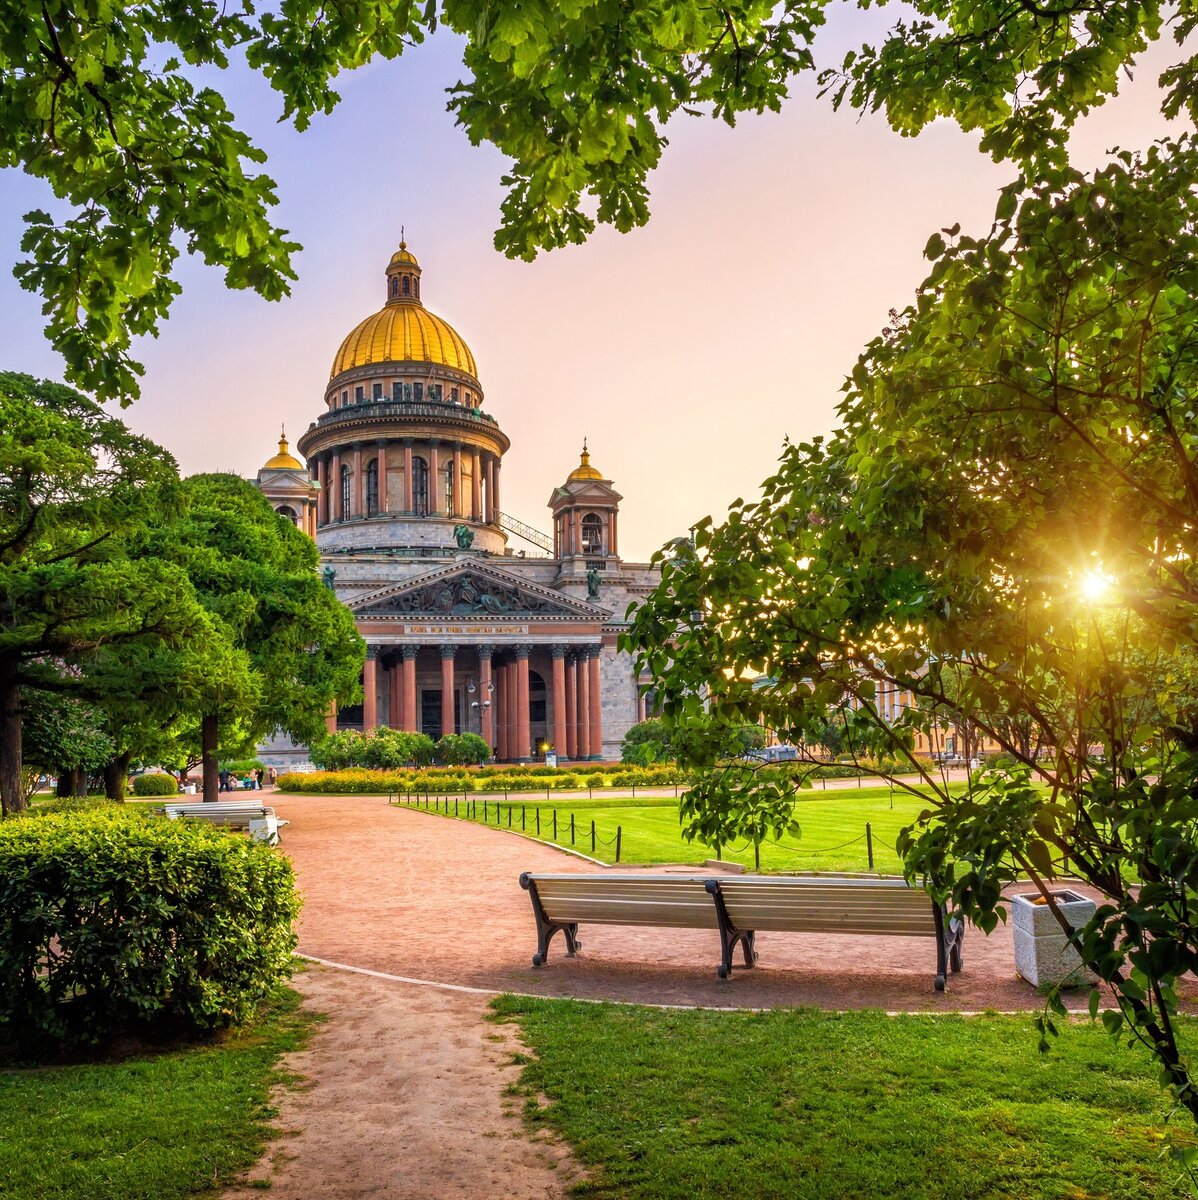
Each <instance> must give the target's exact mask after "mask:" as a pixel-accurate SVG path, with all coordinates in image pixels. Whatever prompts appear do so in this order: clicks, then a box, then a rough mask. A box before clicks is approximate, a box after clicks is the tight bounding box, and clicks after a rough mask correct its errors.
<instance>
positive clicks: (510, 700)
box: [506, 660, 520, 759]
mask: <svg viewBox="0 0 1198 1200" xmlns="http://www.w3.org/2000/svg"><path fill="white" fill-rule="evenodd" d="M518 675H519V670H518V669H517V667H516V663H515V661H514V660H513V661H512V662H510V663H508V668H507V696H506V700H507V756H508V758H509V759H517V758H519V757H520V741H519V733H520V729H519V724H520V721H519V718H518V717H517V716H516V714H517V713H518V712H519V710H520V705H519V698H520V695H519V693H520V688H519V683H518V680H517V676H518Z"/></svg>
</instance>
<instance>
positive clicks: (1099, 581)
mask: <svg viewBox="0 0 1198 1200" xmlns="http://www.w3.org/2000/svg"><path fill="white" fill-rule="evenodd" d="M1114 582H1115V581H1114V579H1112V578H1111V576H1109V575H1108V574H1106V572H1105V571H1101V570H1098V569H1097V568H1094V569H1092V570H1089V571H1087V572H1086V573H1085V574H1084V575H1083V576H1082V577H1081V583H1080V585H1079V590H1080V591H1081V594H1082V599H1083V600H1085V601H1086V602H1087V603H1088V604H1096V603H1097V602H1098V601H1099V600H1103V599H1105V598H1106V596H1107V595H1108V594H1109V592H1110V590H1111V585H1112V584H1113V583H1114Z"/></svg>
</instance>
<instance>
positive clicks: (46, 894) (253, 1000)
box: [0, 805, 299, 1045]
mask: <svg viewBox="0 0 1198 1200" xmlns="http://www.w3.org/2000/svg"><path fill="white" fill-rule="evenodd" d="M298 913H299V897H298V894H297V892H296V890H295V883H294V878H293V876H292V871H291V864H290V863H289V862H288V860H287V859H285V858H284V857H283V856H282V855H280V854H277V853H275V852H274V851H273V850H271V848H270V847H269V846H267V845H266V844H265V843H263V842H256V841H251V840H250V839H249V838H246V837H242V836H239V835H231V834H229V833H226V832H224V831H222V830H219V829H214V828H212V827H211V826H209V825H206V824H200V823H199V822H196V823H192V822H189V821H167V820H165V819H164V818H160V817H159V818H147V817H145V816H144V815H141V814H136V815H130V814H128V813H127V812H126V810H123V809H121V808H119V807H117V806H115V805H114V806H112V808H111V809H110V810H96V811H90V812H80V813H71V814H59V815H52V816H45V817H41V818H39V819H37V820H17V821H6V822H4V823H3V824H2V825H0V1038H3V1039H5V1040H11V1041H16V1040H18V1039H20V1040H24V1041H30V1040H32V1041H36V1042H42V1043H46V1042H49V1043H58V1044H61V1045H81V1044H95V1043H98V1042H101V1041H103V1040H104V1039H106V1038H107V1037H109V1036H110V1035H112V1034H114V1033H116V1032H118V1031H121V1030H125V1029H130V1028H136V1027H144V1026H148V1025H155V1026H163V1025H164V1026H166V1027H168V1028H170V1029H171V1030H172V1031H178V1032H183V1033H197V1032H206V1031H209V1030H213V1029H219V1028H223V1027H226V1026H229V1025H235V1024H240V1023H241V1022H243V1021H245V1020H247V1019H248V1018H249V1017H250V1016H252V1015H253V1012H254V1010H255V1008H256V1006H257V1004H258V1003H259V1001H261V1000H262V999H264V998H265V997H266V996H267V995H269V994H270V993H271V992H272V991H274V989H275V988H277V987H278V985H279V984H280V983H281V982H283V981H284V980H285V979H287V978H288V977H289V976H290V974H291V970H292V951H293V950H294V948H295V942H296V938H295V932H294V928H293V926H294V923H295V919H296V917H297V915H298Z"/></svg>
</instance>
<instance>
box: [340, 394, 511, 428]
mask: <svg viewBox="0 0 1198 1200" xmlns="http://www.w3.org/2000/svg"><path fill="white" fill-rule="evenodd" d="M362 417H434V418H436V419H438V420H445V418H447V417H449V418H453V419H455V420H459V421H482V422H483V423H484V424H485V425H495V426H498V425H499V422H498V421H496V420H495V418H494V417H492V416H489V415H488V414H487V413H484V412H476V411H475V410H474V409H472V408H466V407H465V406H464V405H462V404H447V403H444V402H441V403H438V402H436V401H429V400H421V401H419V402H418V401H415V400H411V401H407V400H359V401H356V402H355V403H353V404H347V405H346V406H345V408H335V409H332V410H331V411H330V412H327V413H324V414H323V415H321V416H319V417H317V418H316V425H317V427H320V426H322V425H333V424H336V423H337V422H338V421H353V420H359V419H360V418H362Z"/></svg>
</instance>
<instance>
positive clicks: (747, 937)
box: [703, 879, 757, 979]
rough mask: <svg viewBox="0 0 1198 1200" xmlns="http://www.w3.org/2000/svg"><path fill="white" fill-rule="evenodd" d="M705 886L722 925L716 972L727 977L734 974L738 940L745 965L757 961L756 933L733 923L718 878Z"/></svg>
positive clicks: (750, 964) (717, 920) (710, 880)
mask: <svg viewBox="0 0 1198 1200" xmlns="http://www.w3.org/2000/svg"><path fill="white" fill-rule="evenodd" d="M703 886H704V887H705V888H706V889H707V891H708V893H709V894H710V896H711V899H712V901H713V902H714V904H715V918H716V922H717V923H718V924H719V927H720V965H719V966H718V967H716V969H715V973H716V974H717V975H718V976H719V977H720V978H721V979H727V978H728V976H729V975H731V974H732V955H733V953H734V951H735V950H736V944H737V943H738V942H739V943H740V947H741V951H742V953H743V954H744V959H745V966H746V967H751V966H753V964H754V963H755V962H756V961H757V951H756V949H755V948H754V946H753V943H754V940H755V937H756V934H755V931H754V930H752V929H737V928H736V926H735V925H733V924H732V919H731V918H730V917H729V916H728V908H727V906H726V905H725V904H724V897H723V894H722V893H721V892H720V881H719V880H718V879H709V880H707V881H706V883H704V885H703Z"/></svg>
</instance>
